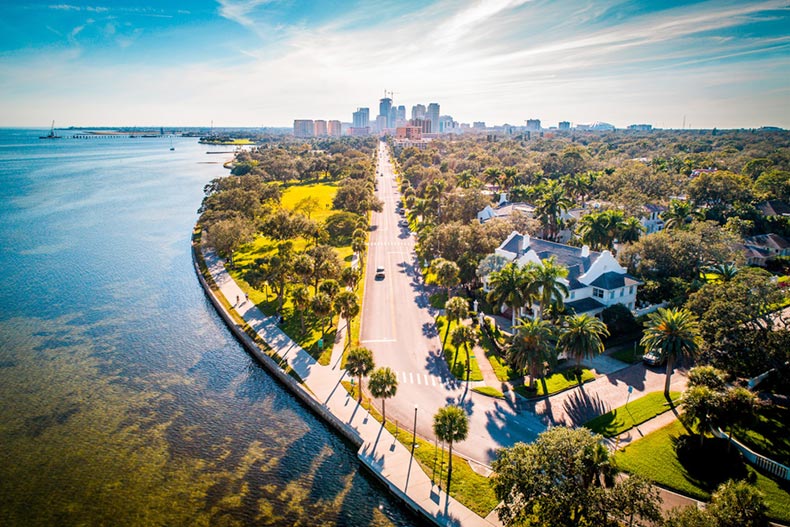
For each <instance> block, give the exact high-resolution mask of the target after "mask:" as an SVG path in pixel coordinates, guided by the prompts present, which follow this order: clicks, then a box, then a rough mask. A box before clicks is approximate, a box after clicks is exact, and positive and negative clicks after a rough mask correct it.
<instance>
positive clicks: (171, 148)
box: [170, 137, 176, 152]
mask: <svg viewBox="0 0 790 527" xmlns="http://www.w3.org/2000/svg"><path fill="white" fill-rule="evenodd" d="M175 149H176V147H174V146H173V138H172V137H171V138H170V151H171V152H172V151H173V150H175Z"/></svg>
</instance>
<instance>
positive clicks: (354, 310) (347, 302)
mask: <svg viewBox="0 0 790 527" xmlns="http://www.w3.org/2000/svg"><path fill="white" fill-rule="evenodd" d="M335 310H336V311H337V312H338V313H340V316H342V317H343V318H344V319H345V320H346V328H347V330H348V343H347V345H348V346H350V345H351V320H353V318H354V317H355V316H357V315H358V314H359V303H358V302H357V295H355V294H354V293H352V292H351V291H341V292H340V293H338V295H337V296H336V297H335Z"/></svg>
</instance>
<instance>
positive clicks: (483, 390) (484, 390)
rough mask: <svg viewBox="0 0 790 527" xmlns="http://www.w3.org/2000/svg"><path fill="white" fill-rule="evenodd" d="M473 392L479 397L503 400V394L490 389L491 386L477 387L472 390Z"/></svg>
mask: <svg viewBox="0 0 790 527" xmlns="http://www.w3.org/2000/svg"><path fill="white" fill-rule="evenodd" d="M472 391H473V392H477V393H479V394H480V395H486V396H488V397H496V398H497V399H504V398H505V394H504V393H502V392H500V391H499V390H497V389H496V388H492V387H491V386H478V387H475V388H472Z"/></svg>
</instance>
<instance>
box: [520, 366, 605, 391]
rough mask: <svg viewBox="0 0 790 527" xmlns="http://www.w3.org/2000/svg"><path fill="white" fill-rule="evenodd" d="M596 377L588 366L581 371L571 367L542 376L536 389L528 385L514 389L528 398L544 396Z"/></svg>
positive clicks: (579, 384)
mask: <svg viewBox="0 0 790 527" xmlns="http://www.w3.org/2000/svg"><path fill="white" fill-rule="evenodd" d="M594 379H595V374H593V372H591V371H590V370H588V369H586V368H583V369H582V370H581V372H579V371H578V370H576V369H575V368H571V369H567V370H563V371H559V372H556V373H552V374H551V375H547V376H545V377H541V378H540V379H538V382H537V383H536V388H537V389H536V390H531V389H530V388H529V387H528V386H526V385H521V386H515V387H514V388H513V389H514V390H516V393H518V394H519V395H522V396H524V397H527V398H534V397H543V396H546V395H553V394H555V393H559V392H561V391H564V390H569V389H571V388H574V387H576V386H581V385H582V384H584V383H586V382H590V381H592V380H594Z"/></svg>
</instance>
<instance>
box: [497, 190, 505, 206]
mask: <svg viewBox="0 0 790 527" xmlns="http://www.w3.org/2000/svg"><path fill="white" fill-rule="evenodd" d="M503 203H507V192H501V193H500V194H499V203H498V205H502V204H503Z"/></svg>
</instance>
